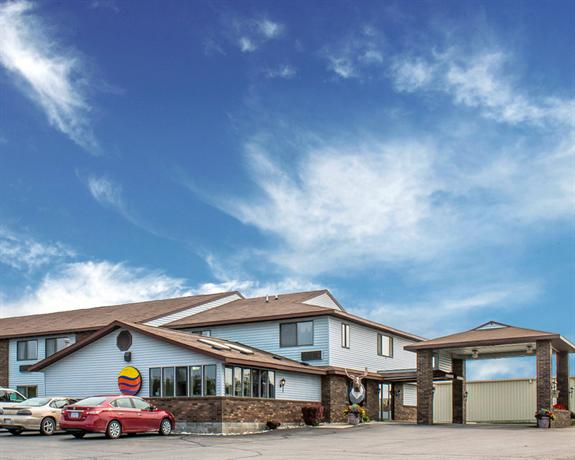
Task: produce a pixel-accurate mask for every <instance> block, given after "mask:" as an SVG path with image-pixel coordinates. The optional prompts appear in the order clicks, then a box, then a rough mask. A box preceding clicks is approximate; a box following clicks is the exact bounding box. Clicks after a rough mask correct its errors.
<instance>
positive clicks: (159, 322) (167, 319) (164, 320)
mask: <svg viewBox="0 0 575 460" xmlns="http://www.w3.org/2000/svg"><path fill="white" fill-rule="evenodd" d="M238 299H241V297H240V296H239V295H237V294H233V295H230V296H227V297H224V298H222V299H217V300H214V301H212V302H208V303H205V304H203V305H197V306H195V307H190V308H188V309H186V310H182V311H179V312H177V313H172V314H171V315H166V316H162V317H161V318H156V319H154V320H152V321H148V322H146V323H144V324H146V325H148V326H163V325H164V324H168V323H173V322H174V321H178V320H180V319H183V318H187V317H188V316H193V315H197V314H198V313H201V312H203V311H206V310H209V309H210V308H215V307H219V306H220V305H224V304H226V303H229V302H232V301H234V300H238Z"/></svg>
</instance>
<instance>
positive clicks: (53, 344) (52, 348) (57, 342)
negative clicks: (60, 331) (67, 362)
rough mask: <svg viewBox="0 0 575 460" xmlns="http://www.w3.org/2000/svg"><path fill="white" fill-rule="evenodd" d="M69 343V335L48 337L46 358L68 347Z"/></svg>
mask: <svg viewBox="0 0 575 460" xmlns="http://www.w3.org/2000/svg"><path fill="white" fill-rule="evenodd" d="M69 344H70V339H69V338H68V337H52V338H50V339H46V358H47V357H48V356H52V355H53V354H54V353H56V352H57V351H60V350H62V349H64V348H66V347H67V346H68V345H69Z"/></svg>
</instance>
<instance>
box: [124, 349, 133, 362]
mask: <svg viewBox="0 0 575 460" xmlns="http://www.w3.org/2000/svg"><path fill="white" fill-rule="evenodd" d="M124 361H126V362H127V363H129V362H130V361H132V352H131V351H127V352H125V353H124Z"/></svg>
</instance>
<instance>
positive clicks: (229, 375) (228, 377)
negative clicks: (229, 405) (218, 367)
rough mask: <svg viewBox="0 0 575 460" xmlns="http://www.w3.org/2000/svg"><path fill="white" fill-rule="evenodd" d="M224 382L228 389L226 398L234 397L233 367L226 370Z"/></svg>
mask: <svg viewBox="0 0 575 460" xmlns="http://www.w3.org/2000/svg"><path fill="white" fill-rule="evenodd" d="M224 382H225V387H226V396H233V395H232V389H233V388H234V370H233V369H232V368H231V367H226V368H225V369H224Z"/></svg>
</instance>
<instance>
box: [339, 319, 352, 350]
mask: <svg viewBox="0 0 575 460" xmlns="http://www.w3.org/2000/svg"><path fill="white" fill-rule="evenodd" d="M350 342H351V326H350V324H349V323H341V348H345V349H347V350H349V349H350V348H351V343H350Z"/></svg>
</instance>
